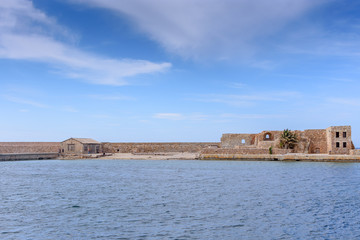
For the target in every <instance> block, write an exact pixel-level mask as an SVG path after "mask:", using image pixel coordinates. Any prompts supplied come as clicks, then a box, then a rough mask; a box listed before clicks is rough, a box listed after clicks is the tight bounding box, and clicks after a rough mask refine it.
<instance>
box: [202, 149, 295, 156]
mask: <svg viewBox="0 0 360 240" xmlns="http://www.w3.org/2000/svg"><path fill="white" fill-rule="evenodd" d="M292 152H293V150H292V149H276V148H274V149H272V153H273V154H287V153H292ZM201 154H204V155H206V154H242V155H250V154H257V155H261V154H262V155H263V154H269V149H265V148H220V149H204V150H202V151H201Z"/></svg>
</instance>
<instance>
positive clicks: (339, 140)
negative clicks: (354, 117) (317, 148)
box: [326, 126, 353, 154]
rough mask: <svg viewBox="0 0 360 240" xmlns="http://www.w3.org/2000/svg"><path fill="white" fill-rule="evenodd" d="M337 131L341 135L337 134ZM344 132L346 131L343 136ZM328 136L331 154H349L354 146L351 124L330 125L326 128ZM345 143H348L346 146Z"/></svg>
mask: <svg viewBox="0 0 360 240" xmlns="http://www.w3.org/2000/svg"><path fill="white" fill-rule="evenodd" d="M336 133H339V135H338V136H337V135H336ZM344 133H346V136H345V137H344V136H343V134H344ZM326 138H327V146H328V149H327V150H328V153H330V154H349V151H350V150H351V149H352V148H353V146H352V145H353V144H352V141H351V127H350V126H335V127H328V128H327V129H326ZM337 144H338V145H337ZM344 144H346V147H345V146H344Z"/></svg>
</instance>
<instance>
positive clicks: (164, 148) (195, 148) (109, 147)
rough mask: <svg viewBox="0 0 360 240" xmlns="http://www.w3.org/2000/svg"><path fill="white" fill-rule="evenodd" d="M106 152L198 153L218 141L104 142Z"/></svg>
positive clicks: (214, 147)
mask: <svg viewBox="0 0 360 240" xmlns="http://www.w3.org/2000/svg"><path fill="white" fill-rule="evenodd" d="M102 147H103V151H104V152H106V153H156V152H162V153H164V152H190V153H198V152H200V151H201V150H202V149H217V148H219V147H220V143H216V142H202V143H201V142H200V143H192V142H178V143H176V142H172V143H103V144H102Z"/></svg>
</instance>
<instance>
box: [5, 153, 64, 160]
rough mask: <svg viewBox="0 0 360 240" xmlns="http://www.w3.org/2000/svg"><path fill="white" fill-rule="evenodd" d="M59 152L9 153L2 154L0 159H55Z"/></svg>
mask: <svg viewBox="0 0 360 240" xmlns="http://www.w3.org/2000/svg"><path fill="white" fill-rule="evenodd" d="M58 156H59V154H58V153H9V154H0V161H16V160H42V159H55V158H57V157H58Z"/></svg>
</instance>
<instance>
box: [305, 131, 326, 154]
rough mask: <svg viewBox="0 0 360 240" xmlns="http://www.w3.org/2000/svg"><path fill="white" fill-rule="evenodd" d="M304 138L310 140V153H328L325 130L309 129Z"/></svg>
mask: <svg viewBox="0 0 360 240" xmlns="http://www.w3.org/2000/svg"><path fill="white" fill-rule="evenodd" d="M304 136H305V137H306V138H308V139H309V140H310V145H309V149H308V151H309V153H323V154H326V153H328V150H327V141H326V130H325V129H308V130H305V131H304Z"/></svg>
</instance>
